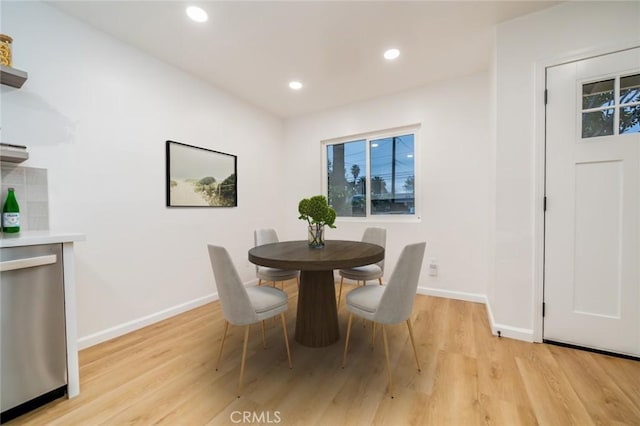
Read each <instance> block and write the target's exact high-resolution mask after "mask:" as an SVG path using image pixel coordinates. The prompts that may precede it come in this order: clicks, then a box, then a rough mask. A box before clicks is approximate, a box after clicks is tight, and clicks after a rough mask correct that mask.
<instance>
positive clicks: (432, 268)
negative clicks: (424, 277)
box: [429, 257, 438, 277]
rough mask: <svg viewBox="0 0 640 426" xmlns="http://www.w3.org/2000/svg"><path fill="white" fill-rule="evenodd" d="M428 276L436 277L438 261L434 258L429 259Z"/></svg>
mask: <svg viewBox="0 0 640 426" xmlns="http://www.w3.org/2000/svg"><path fill="white" fill-rule="evenodd" d="M429 275H430V276H432V277H437V276H438V259H436V258H435V257H432V258H431V259H429Z"/></svg>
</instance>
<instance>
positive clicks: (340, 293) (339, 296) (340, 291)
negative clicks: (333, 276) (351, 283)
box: [337, 277, 344, 309]
mask: <svg viewBox="0 0 640 426" xmlns="http://www.w3.org/2000/svg"><path fill="white" fill-rule="evenodd" d="M343 281H344V277H340V290H338V305H337V306H338V309H340V299H341V298H342V283H343Z"/></svg>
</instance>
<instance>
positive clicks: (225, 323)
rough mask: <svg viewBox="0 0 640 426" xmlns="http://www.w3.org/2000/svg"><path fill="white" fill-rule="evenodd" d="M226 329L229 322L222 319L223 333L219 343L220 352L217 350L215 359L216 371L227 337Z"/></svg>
mask: <svg viewBox="0 0 640 426" xmlns="http://www.w3.org/2000/svg"><path fill="white" fill-rule="evenodd" d="M227 330H229V322H228V321H227V320H225V321H224V334H223V335H222V342H221V343H220V352H218V360H217V361H216V371H218V367H220V359H221V358H222V348H224V340H225V339H226V338H227Z"/></svg>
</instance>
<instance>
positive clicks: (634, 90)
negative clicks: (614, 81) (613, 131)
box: [620, 74, 640, 133]
mask: <svg viewBox="0 0 640 426" xmlns="http://www.w3.org/2000/svg"><path fill="white" fill-rule="evenodd" d="M632 102H640V74H636V75H628V76H626V77H621V78H620V104H622V105H624V104H630V103H632ZM620 133H623V132H620Z"/></svg>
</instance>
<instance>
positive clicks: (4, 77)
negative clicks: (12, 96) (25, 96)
mask: <svg viewBox="0 0 640 426" xmlns="http://www.w3.org/2000/svg"><path fill="white" fill-rule="evenodd" d="M27 77H28V74H27V72H26V71H22V70H19V69H16V68H12V67H7V66H4V65H0V83H2V84H6V85H7V86H11V87H15V88H18V89H19V88H21V87H22V85H23V84H24V82H25V81H27Z"/></svg>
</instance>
